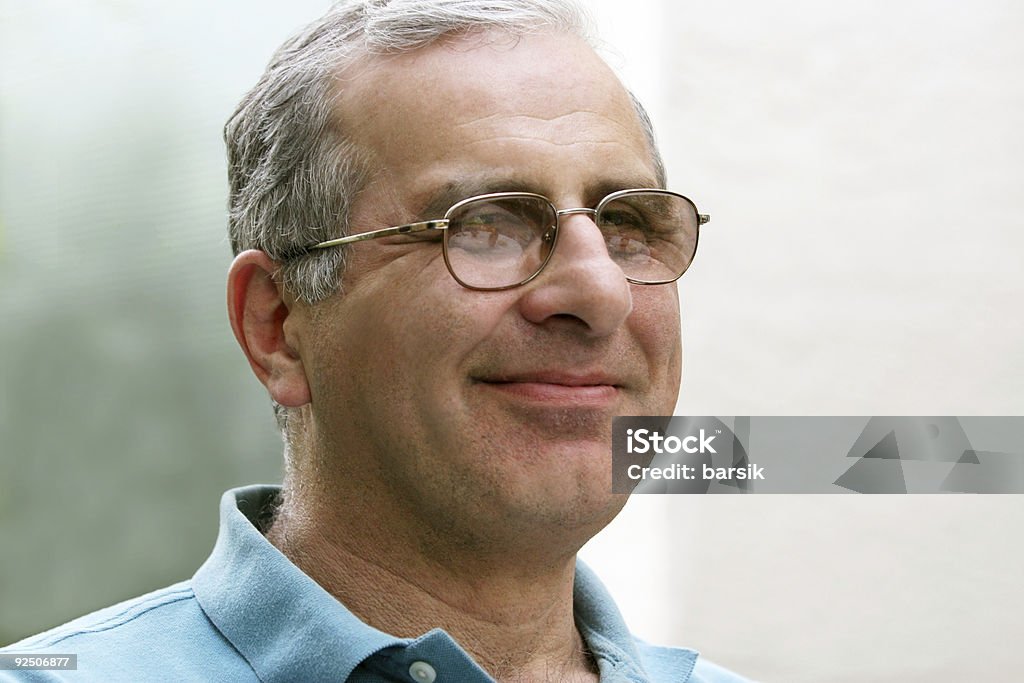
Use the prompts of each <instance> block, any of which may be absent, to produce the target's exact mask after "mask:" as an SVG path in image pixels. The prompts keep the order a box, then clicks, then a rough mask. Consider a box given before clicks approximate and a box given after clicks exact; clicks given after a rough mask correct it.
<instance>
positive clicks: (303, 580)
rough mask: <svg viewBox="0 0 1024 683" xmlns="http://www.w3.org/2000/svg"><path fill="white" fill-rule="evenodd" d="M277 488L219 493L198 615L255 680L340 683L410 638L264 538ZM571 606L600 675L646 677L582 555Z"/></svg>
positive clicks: (197, 581) (198, 590) (195, 584)
mask: <svg viewBox="0 0 1024 683" xmlns="http://www.w3.org/2000/svg"><path fill="white" fill-rule="evenodd" d="M279 492H280V487H278V486H248V487H244V488H238V489H232V490H230V491H227V492H226V493H225V494H224V496H223V497H222V498H221V501H220V531H219V533H218V536H217V543H216V545H215V546H214V549H213V553H211V555H210V557H209V558H208V559H207V560H206V562H205V563H204V564H203V566H202V567H200V568H199V570H198V571H197V572H196V574H195V576H194V577H193V578H192V588H193V591H194V592H195V596H196V599H197V600H198V602H199V604H200V606H201V607H202V608H203V611H204V612H206V615H207V616H208V617H209V619H210V621H212V622H213V624H214V626H216V627H217V629H218V630H219V631H220V632H221V634H223V635H224V637H225V638H227V639H228V640H229V641H230V642H231V644H232V645H233V646H234V647H235V649H237V650H238V652H239V653H240V654H241V655H242V656H243V657H245V659H246V661H248V662H249V665H250V666H252V668H253V670H254V671H255V672H256V674H257V676H259V678H260V680H263V681H267V682H268V683H273V682H275V681H295V680H308V681H315V680H327V679H331V680H345V679H346V678H347V677H348V676H349V675H350V674H351V673H352V671H353V670H354V669H355V668H356V667H357V666H358V665H359V663H360V662H362V661H363V660H364V659H366V658H367V657H369V656H371V655H373V654H374V653H376V652H379V651H381V650H383V649H384V648H388V647H395V646H406V645H408V644H410V643H412V642H413V641H412V640H409V639H402V638H396V637H394V636H391V635H388V634H386V633H384V632H382V631H378V630H377V629H375V628H373V627H372V626H369V625H368V624H366V623H365V622H363V621H362V620H360V619H359V618H358V617H356V616H355V615H354V614H352V612H350V611H349V610H348V609H346V608H345V606H344V605H342V604H341V603H340V602H338V601H337V600H336V599H335V598H334V597H333V596H332V595H331V594H330V593H328V592H327V591H325V590H324V589H323V588H322V587H321V586H320V585H319V584H317V583H316V582H315V581H313V579H311V578H309V577H308V576H307V575H306V574H304V573H303V572H302V571H301V570H300V569H299V568H298V567H296V566H295V565H294V564H292V562H291V561H290V560H289V559H288V558H287V557H285V556H284V555H283V554H282V553H281V552H280V551H279V550H278V549H277V548H276V547H274V546H273V545H272V544H271V543H270V542H269V541H268V540H267V539H266V538H264V536H263V534H262V533H261V532H260V531H259V529H258V522H257V520H258V519H259V518H260V517H261V516H263V515H264V514H265V513H266V512H267V510H268V509H269V506H270V505H271V504H272V503H273V501H274V499H275V498H276V496H277V495H278V493H279ZM573 610H574V613H575V618H576V625H577V627H578V628H579V629H580V633H581V635H582V636H583V639H584V640H585V641H586V643H587V646H588V647H589V648H590V651H591V653H593V655H594V657H595V659H596V660H597V662H598V665H599V667H600V670H601V678H602V680H627V681H644V680H647V678H646V674H645V672H644V670H643V667H642V665H641V664H640V656H639V653H638V651H637V645H636V642H635V641H634V639H633V636H632V635H631V634H630V632H629V629H628V628H627V627H626V624H625V621H624V620H623V618H622V615H621V614H620V613H619V610H618V608H617V607H616V606H615V602H614V601H613V600H612V598H611V596H610V595H609V594H608V591H607V590H606V589H605V587H604V586H603V585H602V584H601V582H600V580H599V579H598V578H597V576H596V575H595V574H594V573H593V572H592V571H591V570H590V568H589V567H587V566H586V565H585V564H583V562H580V561H577V563H576V580H575V585H574V591H573ZM681 654H682V657H683V659H682V661H680V662H679V664H680V665H681V668H680V669H677V671H678V673H679V674H683V673H684V671H683V669H686V671H685V675H684V676H683V677H682V679H681V680H686V678H687V677H688V676H689V673H690V671H692V669H693V666H694V665H695V664H696V660H697V653H696V652H692V651H682V652H681Z"/></svg>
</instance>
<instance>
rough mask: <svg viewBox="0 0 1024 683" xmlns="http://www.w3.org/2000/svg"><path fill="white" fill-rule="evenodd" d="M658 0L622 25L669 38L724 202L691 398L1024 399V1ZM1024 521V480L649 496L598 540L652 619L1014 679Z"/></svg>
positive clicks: (693, 633) (786, 658)
mask: <svg viewBox="0 0 1024 683" xmlns="http://www.w3.org/2000/svg"><path fill="white" fill-rule="evenodd" d="M650 4H653V5H654V6H653V7H652V6H648V3H641V6H640V7H639V8H638V11H645V12H647V11H649V12H651V13H652V14H651V16H652V17H657V19H653V20H652V21H650V22H649V23H647V24H646V26H643V27H641V30H640V32H637V33H632V34H626V33H625V31H627V30H631V29H629V26H630V25H629V24H625V23H623V24H619V23H616V22H614V20H612V21H608V22H606V29H611V32H610V33H609V32H608V31H607V30H606V34H608V35H612V36H618V37H620V38H621V39H622V40H621V41H620V42H621V44H624V45H626V46H629V45H630V44H636V45H638V46H639V47H638V49H637V50H636V51H635V53H632V52H631V53H630V54H629V55H628V58H630V59H631V61H635V60H633V59H632V58H633V56H634V55H635V56H636V58H637V59H638V60H641V61H642V60H654V63H653V64H651V65H649V66H650V68H651V70H653V71H654V72H657V73H659V74H661V76H660V80H659V84H660V88H661V89H660V91H658V92H656V93H655V102H656V106H655V107H652V109H655V110H656V114H655V124H656V126H657V130H658V132H659V134H660V139H661V141H662V144H663V151H664V152H665V155H666V160H667V164H668V167H669V173H670V186H671V187H672V188H674V189H678V190H679V191H681V192H683V193H684V194H688V195H690V196H691V197H693V198H694V199H695V200H696V201H697V202H698V206H700V207H701V210H703V211H707V212H709V213H711V214H712V216H713V219H712V222H711V223H710V224H709V226H708V228H707V230H706V232H705V233H704V235H702V240H701V246H700V253H699V254H698V256H697V259H696V261H695V264H694V267H693V268H692V269H691V271H690V272H688V273H687V274H686V276H685V277H684V278H683V280H682V281H681V292H682V298H683V304H682V310H683V319H684V343H685V349H686V351H685V371H684V381H683V390H682V396H681V397H680V402H679V405H678V406H677V413H679V414H691V415H751V414H752V415H886V414H894V415H983V414H997V415H999V414H1014V415H1020V414H1021V413H1022V412H1024V351H1022V350H1024V317H1022V316H1021V314H1020V312H1019V308H1020V303H1019V301H1020V299H1021V295H1022V294H1024V275H1022V273H1021V270H1022V269H1021V264H1022V263H1024V256H1022V254H1024V220H1022V219H1021V217H1020V216H1021V209H1024V201H1022V192H1021V189H1020V188H1021V186H1022V181H1024V161H1022V158H1024V133H1022V128H1021V126H1020V123H1019V121H1020V119H1021V118H1022V115H1024V79H1022V78H1021V65H1022V64H1024V43H1022V42H1021V41H1020V40H1019V36H1020V35H1022V33H1024V31H1022V29H1024V6H1021V5H1019V4H1015V3H1011V2H997V1H991V0H990V1H984V2H976V3H954V2H924V1H922V0H914V1H906V0H900V1H897V2H884V3H883V2H865V3H842V4H836V3H815V2H787V3H758V2H753V1H752V0H750V1H747V0H745V1H727V2H719V3H694V2H672V3H670V2H664V3H661V2H659V3H650ZM632 5H633V3H630V6H631V8H632ZM609 7H612V4H611V3H609ZM607 11H608V12H609V15H608V16H609V17H610V16H612V14H614V13H617V12H622V11H625V8H618V7H616V8H614V9H608V10H607ZM617 30H618V31H619V32H618V33H616V31H617ZM644 30H647V31H651V32H653V33H655V35H656V38H655V40H654V43H656V44H657V45H659V48H660V49H659V50H658V51H657V53H656V54H652V53H651V52H650V50H649V49H648V47H647V46H646V45H645V38H644V37H643V36H644V34H643V31H644ZM627 49H628V47H627ZM646 66H647V65H645V67H646ZM1019 452H1021V453H1024V444H1022V445H1021V448H1020V449H1019ZM1022 522H1024V505H1022V502H1021V497H1020V496H1002V497H999V496H989V497H973V496H972V497H966V496H934V497H924V496H918V497H885V496H772V497H769V496H754V497H749V498H738V497H734V496H729V497H717V498H707V499H692V500H691V499H682V498H681V497H668V496H664V497H654V496H647V497H645V498H643V499H635V500H633V501H631V503H630V505H629V506H628V507H627V512H626V513H624V515H623V516H621V517H620V518H619V519H618V520H616V522H615V523H613V525H612V527H610V528H609V529H608V530H606V532H605V535H604V536H603V537H598V538H597V539H596V540H595V541H593V542H592V543H591V545H590V546H589V547H588V548H587V553H589V554H588V556H589V557H591V559H592V561H593V562H594V563H596V564H598V565H600V567H601V570H602V573H603V574H604V575H605V576H606V577H608V578H609V582H610V583H612V584H613V586H614V591H615V592H616V593H617V594H619V595H623V596H629V602H628V604H627V605H626V606H625V610H626V612H627V613H628V614H629V615H630V616H631V617H632V619H633V620H634V622H635V623H637V624H638V628H639V630H640V631H641V632H642V633H646V634H649V637H651V638H654V639H661V640H664V639H666V638H667V639H668V640H671V641H673V642H677V643H680V644H689V645H692V646H695V647H697V648H698V649H701V650H703V651H704V652H706V653H707V654H708V655H710V656H712V657H714V658H716V659H719V660H720V661H722V662H723V663H726V664H728V665H730V666H732V667H735V668H736V669H738V670H740V671H742V672H745V673H748V674H750V675H754V676H757V677H760V678H762V679H763V680H766V681H787V682H792V681H807V682H811V681H862V680H870V681H921V682H924V681H933V680H987V681H1011V680H1016V676H1015V674H1014V673H1013V671H1014V665H1015V653H1014V649H1013V646H1012V645H1010V644H1011V643H1015V642H1018V641H1020V640H1021V639H1022V638H1024V620H1022V619H1020V616H1019V615H1020V614H1021V613H1022V608H1024V589H1021V587H1020V584H1019V575H1020V567H1021V566H1024V544H1022V543H1021V542H1020V540H1019V538H1020V529H1021V527H1022ZM638 529H639V530H640V531H638Z"/></svg>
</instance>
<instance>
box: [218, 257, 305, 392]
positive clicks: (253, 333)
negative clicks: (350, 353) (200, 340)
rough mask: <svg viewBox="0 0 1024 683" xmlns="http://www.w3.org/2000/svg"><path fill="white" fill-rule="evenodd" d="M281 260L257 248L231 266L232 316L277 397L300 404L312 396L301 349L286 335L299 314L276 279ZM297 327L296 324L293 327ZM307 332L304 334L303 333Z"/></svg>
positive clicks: (245, 349) (258, 369)
mask: <svg viewBox="0 0 1024 683" xmlns="http://www.w3.org/2000/svg"><path fill="white" fill-rule="evenodd" d="M276 270H277V264H276V263H275V262H274V261H273V260H272V259H271V258H270V257H269V256H267V255H266V254H265V253H264V252H262V251H258V250H255V249H250V250H248V251H244V252H242V253H240V254H239V255H238V256H236V257H235V260H234V261H233V262H232V263H231V268H230V269H229V270H228V291H227V294H228V302H227V303H228V318H229V319H230V321H231V329H232V331H233V332H234V333H235V339H237V340H238V344H239V346H241V347H242V351H243V352H244V353H245V356H246V358H247V359H248V360H249V366H250V367H252V370H253V372H254V373H255V374H256V378H257V379H259V381H260V382H262V383H263V385H264V386H265V387H267V391H268V392H270V396H271V398H273V399H274V400H275V401H277V402H278V403H280V404H281V405H283V406H287V407H290V408H297V407H299V406H302V405H305V404H307V403H309V401H310V391H309V383H308V382H307V381H306V374H305V369H304V367H303V364H302V357H301V353H300V350H299V349H297V348H294V347H293V346H292V345H290V344H289V343H288V340H287V339H286V338H285V323H286V322H287V321H288V319H289V316H295V315H298V312H297V311H295V310H294V304H292V305H289V302H288V301H286V299H285V297H284V295H283V292H282V289H281V286H280V285H279V284H278V283H277V282H276V281H275V280H274V277H273V276H274V272H275V271H276ZM290 327H291V328H292V331H294V330H295V325H291V326H290ZM300 337H301V335H300Z"/></svg>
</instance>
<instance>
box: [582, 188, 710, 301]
mask: <svg viewBox="0 0 1024 683" xmlns="http://www.w3.org/2000/svg"><path fill="white" fill-rule="evenodd" d="M596 220H597V224H598V226H599V227H600V228H601V232H603V233H604V235H605V241H606V243H607V244H608V254H609V255H610V256H611V257H612V259H613V260H614V261H615V262H616V263H618V264H619V267H620V268H622V272H624V273H625V274H626V277H628V278H630V279H631V280H635V281H637V282H645V283H652V284H655V283H662V282H672V281H673V280H676V279H678V278H679V277H680V276H681V275H682V274H683V273H684V272H686V269H687V268H689V266H690V262H691V261H692V260H693V255H694V252H696V250H697V226H698V222H699V219H698V216H697V209H696V207H695V206H694V205H693V204H692V203H691V202H690V200H689V199H687V198H686V197H683V196H682V195H677V194H673V193H671V192H652V191H639V192H627V193H623V194H622V195H613V196H612V198H611V199H610V200H607V201H605V202H603V203H602V204H601V206H599V207H598V214H597V217H596Z"/></svg>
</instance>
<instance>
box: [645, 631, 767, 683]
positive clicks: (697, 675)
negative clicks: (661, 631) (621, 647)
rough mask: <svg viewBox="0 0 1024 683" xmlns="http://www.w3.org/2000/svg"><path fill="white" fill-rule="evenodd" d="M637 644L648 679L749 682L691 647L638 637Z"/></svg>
mask: <svg viewBox="0 0 1024 683" xmlns="http://www.w3.org/2000/svg"><path fill="white" fill-rule="evenodd" d="M636 646H637V650H638V652H639V654H640V658H641V660H642V661H643V663H644V667H645V668H646V670H647V673H648V675H649V676H650V680H651V683H660V682H661V681H686V683H751V681H750V679H748V678H744V677H743V676H740V675H738V674H735V673H733V672H731V671H729V670H728V669H724V668H722V667H720V666H718V665H717V664H715V663H713V662H711V661H709V660H707V659H705V658H704V657H697V656H696V653H694V651H693V650H685V649H682V648H677V647H663V646H660V645H651V644H650V643H645V642H644V641H642V640H639V639H638V640H637V641H636ZM687 676H689V678H687Z"/></svg>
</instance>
